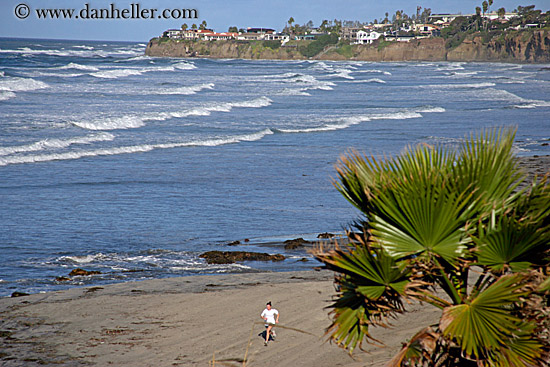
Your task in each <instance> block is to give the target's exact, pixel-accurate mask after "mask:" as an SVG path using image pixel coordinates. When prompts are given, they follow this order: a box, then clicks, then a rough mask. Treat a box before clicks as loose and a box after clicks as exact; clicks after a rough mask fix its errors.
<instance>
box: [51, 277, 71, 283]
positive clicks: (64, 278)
mask: <svg viewBox="0 0 550 367" xmlns="http://www.w3.org/2000/svg"><path fill="white" fill-rule="evenodd" d="M55 280H56V281H58V282H68V281H70V280H71V278H67V277H57V278H55Z"/></svg>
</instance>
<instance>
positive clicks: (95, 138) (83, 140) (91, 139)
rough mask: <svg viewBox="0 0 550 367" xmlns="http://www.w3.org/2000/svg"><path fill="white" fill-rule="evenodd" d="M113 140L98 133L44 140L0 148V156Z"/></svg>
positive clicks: (110, 135)
mask: <svg viewBox="0 0 550 367" xmlns="http://www.w3.org/2000/svg"><path fill="white" fill-rule="evenodd" d="M114 138H115V136H114V135H112V134H109V133H100V134H91V135H88V136H82V137H75V138H69V139H44V140H40V141H37V142H36V143H32V144H26V145H18V146H11V147H0V156H4V155H11V154H16V153H27V152H37V151H40V150H48V149H63V148H67V147H69V146H71V145H75V144H90V143H95V142H100V141H111V140H113V139H114Z"/></svg>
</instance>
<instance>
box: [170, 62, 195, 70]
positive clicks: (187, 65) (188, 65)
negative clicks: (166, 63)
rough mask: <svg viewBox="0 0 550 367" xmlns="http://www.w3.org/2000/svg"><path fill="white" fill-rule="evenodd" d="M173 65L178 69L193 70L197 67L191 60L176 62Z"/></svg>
mask: <svg viewBox="0 0 550 367" xmlns="http://www.w3.org/2000/svg"><path fill="white" fill-rule="evenodd" d="M172 66H173V67H174V68H176V69H178V70H193V69H196V68H197V66H196V65H195V64H192V63H190V62H178V63H176V64H173V65H172Z"/></svg>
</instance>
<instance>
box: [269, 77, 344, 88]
mask: <svg viewBox="0 0 550 367" xmlns="http://www.w3.org/2000/svg"><path fill="white" fill-rule="evenodd" d="M263 79H278V80H279V81H280V82H282V83H289V84H298V85H300V87H301V88H302V89H303V90H315V89H320V90H332V89H333V88H332V87H334V86H335V85H336V84H334V83H333V82H329V81H321V80H318V79H317V78H315V77H314V76H313V75H308V74H302V73H284V74H279V75H266V76H263Z"/></svg>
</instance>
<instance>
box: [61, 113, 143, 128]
mask: <svg viewBox="0 0 550 367" xmlns="http://www.w3.org/2000/svg"><path fill="white" fill-rule="evenodd" d="M145 120H146V118H145V117H144V116H142V115H126V116H121V117H105V118H102V119H97V120H93V121H73V122H72V124H74V125H76V126H78V127H81V128H83V129H87V130H118V129H136V128H139V127H142V126H145Z"/></svg>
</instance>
